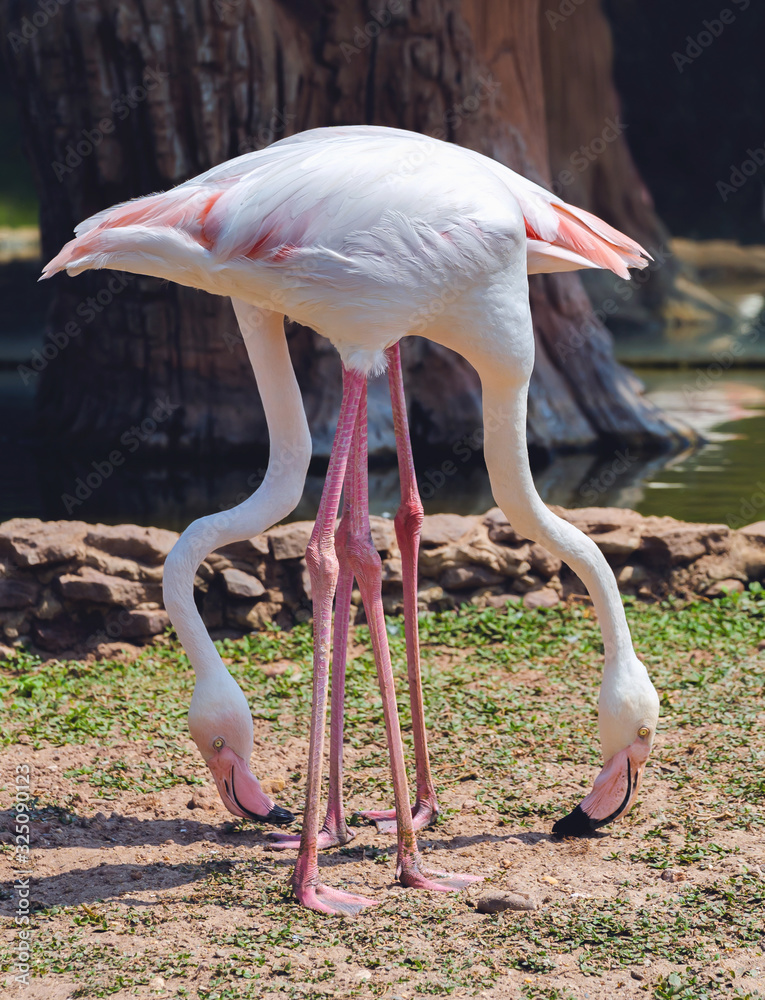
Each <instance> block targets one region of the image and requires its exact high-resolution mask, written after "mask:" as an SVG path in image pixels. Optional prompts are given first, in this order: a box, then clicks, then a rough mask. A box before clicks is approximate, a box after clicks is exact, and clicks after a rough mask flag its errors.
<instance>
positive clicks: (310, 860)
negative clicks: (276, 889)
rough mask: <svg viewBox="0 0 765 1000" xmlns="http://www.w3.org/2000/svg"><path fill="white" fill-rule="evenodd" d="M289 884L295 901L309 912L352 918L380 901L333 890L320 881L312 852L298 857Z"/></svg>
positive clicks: (340, 890) (314, 855) (309, 851)
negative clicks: (314, 911)
mask: <svg viewBox="0 0 765 1000" xmlns="http://www.w3.org/2000/svg"><path fill="white" fill-rule="evenodd" d="M311 854H313V857H311ZM290 884H291V886H292V889H293V892H294V893H295V898H296V899H297V901H298V902H299V903H300V904H301V905H302V906H305V907H307V908H308V909H309V910H316V912H317V913H327V914H329V915H330V916H336V917H352V916H354V915H355V914H356V913H360V912H361V911H362V910H363V909H364V908H365V907H367V906H374V905H375V904H376V902H377V900H376V899H369V898H368V897H367V896H356V895H355V894H354V893H352V892H343V891H342V889H333V888H332V887H331V886H329V885H324V884H323V883H322V882H320V881H319V868H318V864H317V861H316V854H315V852H313V851H312V850H311V849H309V850H308V853H306V854H304V855H302V856H301V855H298V858H297V861H296V862H295V868H294V871H293V872H292V877H291V879H290Z"/></svg>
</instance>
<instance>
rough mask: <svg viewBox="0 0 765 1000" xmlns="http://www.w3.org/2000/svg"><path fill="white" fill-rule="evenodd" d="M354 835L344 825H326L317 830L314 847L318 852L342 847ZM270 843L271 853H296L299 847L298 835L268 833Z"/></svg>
mask: <svg viewBox="0 0 765 1000" xmlns="http://www.w3.org/2000/svg"><path fill="white" fill-rule="evenodd" d="M355 836H356V834H355V833H354V832H353V831H352V830H349V829H348V828H347V827H346V826H345V824H343V827H342V828H341V827H331V826H328V825H327V824H326V823H325V824H324V826H323V827H322V828H321V830H319V836H318V838H317V842H316V847H317V850H319V851H326V850H327V848H328V847H342V846H343V844H347V843H348V842H349V841H350V840H353V838H354V837H355ZM268 837H269V840H270V841H271V843H270V844H269V847H270V849H271V850H272V851H297V850H298V848H299V847H300V834H299V833H275V832H272V833H269V834H268Z"/></svg>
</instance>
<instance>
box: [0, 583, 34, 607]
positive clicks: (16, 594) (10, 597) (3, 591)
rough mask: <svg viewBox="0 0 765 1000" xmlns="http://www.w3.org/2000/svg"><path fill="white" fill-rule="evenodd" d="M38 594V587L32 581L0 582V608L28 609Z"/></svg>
mask: <svg viewBox="0 0 765 1000" xmlns="http://www.w3.org/2000/svg"><path fill="white" fill-rule="evenodd" d="M39 593H40V585H39V584H38V583H36V582H35V581H34V580H19V579H15V580H14V579H10V580H0V608H28V607H30V605H32V604H34V603H35V601H36V600H37V595H38V594H39Z"/></svg>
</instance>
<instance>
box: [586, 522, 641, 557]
mask: <svg viewBox="0 0 765 1000" xmlns="http://www.w3.org/2000/svg"><path fill="white" fill-rule="evenodd" d="M592 540H593V541H594V542H595V544H596V545H597V546H598V548H599V549H600V551H601V552H602V553H603V555H604V556H629V555H632V553H633V552H635V551H636V550H637V549H639V548H640V543H641V536H640V530H639V528H637V527H636V526H635V527H630V528H617V529H616V530H615V531H606V532H603V533H602V534H597V535H593V536H592Z"/></svg>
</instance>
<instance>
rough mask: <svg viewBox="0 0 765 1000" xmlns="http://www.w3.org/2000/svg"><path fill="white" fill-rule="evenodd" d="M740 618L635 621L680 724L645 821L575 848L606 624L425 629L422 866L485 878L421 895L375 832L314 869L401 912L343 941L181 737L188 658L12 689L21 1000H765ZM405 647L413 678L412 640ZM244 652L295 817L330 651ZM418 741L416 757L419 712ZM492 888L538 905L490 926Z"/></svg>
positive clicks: (51, 672) (355, 738) (362, 704)
mask: <svg viewBox="0 0 765 1000" xmlns="http://www.w3.org/2000/svg"><path fill="white" fill-rule="evenodd" d="M726 600H727V599H726ZM746 601H748V602H749V603H746V602H745V599H744V598H740V599H739V598H735V599H734V598H731V599H730V605H729V606H728V605H725V604H720V603H718V604H714V605H713V604H709V603H707V604H706V605H700V606H693V607H690V608H689V609H687V610H683V609H681V610H674V609H669V610H667V609H664V608H659V607H654V608H645V609H642V608H636V609H634V610H632V611H631V612H630V614H631V623H632V625H633V629H634V631H635V634H636V636H637V641H638V643H639V646H640V647H642V649H643V650H644V652H643V655H644V656H645V657H646V660H647V661H649V662H650V669H651V673H652V676H653V677H654V678H655V681H656V683H657V687H658V688H659V690H660V691H661V693H662V722H661V727H660V731H659V734H658V736H657V739H656V744H655V747H654V751H653V753H652V755H651V758H650V759H649V764H648V767H647V770H646V775H645V778H644V781H643V787H642V791H641V794H640V797H639V802H638V805H637V807H636V808H635V809H633V811H632V813H630V814H629V815H628V816H627V817H626V818H625V819H623V820H620V821H618V822H617V823H616V824H613V825H612V826H611V827H609V828H608V831H609V832H608V833H604V834H602V835H600V836H597V837H595V838H592V839H587V840H576V841H575V840H566V841H558V840H555V839H553V838H552V837H551V835H550V830H551V827H552V824H553V822H554V820H555V819H557V818H559V817H560V816H561V815H562V814H563V813H564V812H565V811H568V810H569V809H571V808H572V807H573V806H574V805H575V804H576V803H577V802H579V801H580V800H581V799H582V797H583V796H584V794H586V791H587V790H588V789H589V787H591V782H592V779H593V778H594V776H595V774H596V773H597V769H598V754H597V740H596V725H595V718H594V711H595V704H594V703H595V699H596V697H597V678H598V676H599V671H600V669H601V667H600V662H601V661H600V652H599V647H598V633H597V625H596V623H595V622H593V620H592V619H591V617H588V615H587V612H586V611H581V610H578V609H573V610H572V609H569V610H565V609H564V610H561V611H555V612H539V613H534V614H528V613H525V612H523V611H518V612H508V614H507V615H499V614H497V615H495V614H494V613H493V612H481V613H472V612H470V613H465V615H463V616H462V617H454V616H452V617H449V616H446V615H444V616H443V617H442V618H441V619H434V620H433V623H432V624H423V629H424V640H423V651H424V652H423V670H424V679H425V688H426V691H427V692H428V708H427V711H428V713H429V716H430V719H431V722H430V728H431V737H432V739H431V744H432V759H433V766H434V774H435V778H436V783H437V787H438V790H439V800H440V805H441V810H442V813H441V816H440V817H439V821H438V823H437V825H436V826H435V827H434V828H432V829H430V830H427V831H424V832H423V834H422V835H421V837H420V845H421V848H422V850H423V852H424V853H425V855H426V859H427V860H428V861H429V862H430V863H431V864H432V865H433V867H435V868H442V869H445V870H449V871H466V872H470V873H473V874H480V875H483V876H485V882H484V883H482V884H480V885H476V886H475V887H472V888H471V889H469V890H466V891H462V892H459V893H431V892H422V891H417V890H412V889H403V888H401V887H400V886H398V885H397V884H396V883H395V881H394V867H395V844H394V842H393V838H391V837H389V836H386V835H383V834H380V833H378V832H377V831H376V830H375V829H374V828H373V827H369V826H361V827H358V828H356V838H355V839H354V840H353V841H352V842H351V843H350V844H348V845H347V846H346V847H344V848H341V849H332V850H330V851H327V852H325V853H323V854H322V855H321V856H320V864H321V866H322V873H323V878H324V880H325V881H326V882H327V883H328V884H329V885H332V886H336V887H342V888H348V889H349V890H350V891H351V892H356V893H360V894H363V895H368V896H372V897H374V898H375V899H376V900H377V901H378V903H379V905H378V906H376V907H372V908H370V909H368V910H366V911H364V912H363V913H362V914H360V915H359V916H357V917H355V918H348V919H345V918H328V917H324V916H321V915H319V914H315V913H312V912H310V911H306V910H304V909H302V908H300V907H299V906H297V905H296V904H295V902H294V900H293V899H292V897H291V894H290V891H289V888H288V885H287V880H288V877H289V874H290V869H291V866H292V856H291V855H288V854H284V853H281V852H274V851H272V850H269V843H268V840H267V837H266V834H267V832H268V828H267V827H261V826H257V825H255V824H253V823H250V822H241V821H238V820H235V819H234V818H233V817H232V816H230V815H229V814H228V813H227V812H226V811H225V810H224V808H223V806H222V804H221V802H220V800H219V799H218V796H217V793H216V791H215V788H214V785H213V783H212V780H211V778H210V776H209V773H208V771H207V769H206V767H205V765H204V763H203V761H202V760H201V758H200V757H199V754H198V752H197V750H196V747H195V746H194V745H193V744H192V742H191V740H190V739H189V737H188V735H187V728H186V721H185V713H186V709H187V706H188V700H189V697H190V690H191V686H192V684H193V676H192V675H191V672H190V670H189V668H188V663H187V662H185V661H184V660H183V656H182V653H181V651H180V650H179V649H178V647H177V645H173V644H172V643H169V644H165V646H161V645H158V646H156V647H155V648H154V649H148V650H147V651H143V652H141V653H140V655H139V654H134V655H132V656H131V655H130V654H125V655H124V656H123V657H121V658H117V659H115V660H114V661H112V662H110V663H105V662H103V661H102V662H98V663H95V662H90V663H84V664H83V663H76V662H68V663H54V664H49V665H46V664H39V663H37V662H35V661H34V660H30V661H29V662H28V663H24V664H20V665H16V666H12V667H9V668H8V669H6V670H5V671H4V672H3V671H2V670H0V684H2V683H5V685H6V686H5V688H4V689H3V690H4V691H5V692H6V693H5V695H4V696H3V698H2V699H0V719H1V720H2V724H3V726H4V727H5V742H6V744H7V746H6V747H5V748H4V749H3V750H2V751H1V752H0V795H2V800H0V802H1V810H2V811H0V820H1V821H2V828H0V829H2V832H1V833H0V839H1V840H2V841H3V843H2V844H0V866H2V875H3V880H4V883H5V884H4V891H3V892H2V894H0V896H1V898H0V918H1V919H2V935H3V937H2V943H1V946H0V997H3V998H4V997H5V996H8V997H9V998H10V997H24V998H25V1000H69V998H72V1000H75V998H80V997H82V998H85V997H114V998H117V1000H127V998H128V997H130V998H135V997H138V998H150V997H153V998H159V1000H162V998H173V1000H175V998H178V1000H181V998H183V1000H185V998H193V1000H197V998H199V1000H240V998H257V1000H260V998H263V1000H285V998H290V1000H293V998H295V1000H297V998H300V1000H304V998H305V1000H314V998H316V1000H318V998H324V997H333V998H342V1000H345V998H356V997H359V998H373V997H384V998H386V1000H413V998H421V997H430V996H452V997H468V996H470V997H484V998H489V997H491V998H499V1000H504V998H509V1000H510V998H512V1000H564V998H565V1000H572V998H576V1000H579V998H582V1000H612V998H634V1000H637V998H641V1000H642V998H651V1000H717V998H721V997H735V998H739V1000H742V998H754V997H765V919H764V917H763V914H765V819H764V817H763V805H764V804H765V802H764V801H763V788H765V785H763V765H765V735H764V734H765V699H763V690H764V689H765V686H764V685H763V677H764V676H765V650H763V649H762V648H758V645H757V644H758V643H759V642H760V641H761V630H762V621H761V618H762V610H763V606H764V605H763V601H762V599H761V597H760V596H759V595H755V597H753V598H752V599H751V600H750V599H749V598H747V599H746ZM511 614H512V615H515V617H512V618H511V617H510V616H511ZM358 634H359V635H360V636H361V637H362V639H363V641H362V642H361V643H360V644H357V646H356V647H355V648H354V650H353V654H354V655H353V660H352V663H351V666H350V668H349V669H350V670H351V676H353V678H354V683H355V687H353V688H352V689H351V690H350V691H349V695H348V701H349V712H348V725H347V730H346V735H347V738H348V743H349V745H348V747H347V751H346V771H345V776H346V780H345V786H346V805H347V808H348V812H349V814H350V813H352V812H353V811H354V810H357V809H359V810H360V809H363V808H370V807H371V808H375V807H378V808H379V807H380V806H384V805H390V804H392V802H391V801H390V799H389V795H390V775H389V771H388V764H387V754H386V750H385V746H384V736H383V732H384V731H383V728H382V720H381V714H380V709H379V703H378V702H376V701H375V697H374V694H373V692H374V665H373V663H372V660H371V656H370V653H369V648H368V644H367V640H366V638H365V637H364V633H363V631H362V632H360V633H358ZM391 642H392V648H393V654H394V660H395V665H396V670H397V672H398V673H399V676H401V674H402V672H403V671H404V669H405V666H404V652H403V635H402V634H401V632H400V631H397V626H396V625H395V622H394V623H392V624H391ZM652 649H653V650H655V652H653V653H652V652H651V651H652ZM224 652H225V657H224V658H225V660H226V663H227V664H228V665H229V669H231V671H232V672H233V673H234V674H235V676H237V678H238V679H239V680H240V683H242V684H243V686H244V688H245V690H246V691H247V696H248V698H249V699H250V704H251V707H253V714H254V716H255V726H256V741H255V748H254V752H253V757H252V763H253V768H254V770H255V771H256V773H257V774H258V776H259V777H260V778H261V780H263V783H264V786H265V787H266V788H267V789H270V790H271V794H272V795H273V797H274V798H275V799H276V801H277V802H278V803H279V804H280V805H282V806H284V807H286V808H288V809H291V810H292V811H293V812H295V813H296V814H299V813H300V811H301V809H302V803H303V796H304V792H305V784H304V763H305V760H306V756H307V749H308V747H307V731H308V725H307V718H308V710H309V698H310V684H309V683H308V678H309V677H310V672H309V671H310V633H309V631H308V630H307V628H306V629H303V631H301V630H300V629H295V630H293V631H292V632H290V633H281V634H273V635H262V636H256V637H251V638H250V639H246V640H241V641H240V640H237V641H236V642H232V643H230V644H228V646H226V648H225V650H224ZM651 657H652V660H651ZM287 711H290V712H291V713H292V714H289V715H288V714H284V713H285V712H287ZM2 713H4V714H2ZM22 716H23V718H22ZM403 722H404V733H405V741H406V742H408V743H410V742H411V732H410V728H409V725H408V723H407V718H406V712H405V711H404V717H403ZM14 727H16V729H14ZM29 734H31V735H29ZM75 740H77V742H75ZM25 765H28V766H29V767H30V786H31V787H30V791H31V794H32V795H33V796H34V802H33V811H32V815H33V820H34V822H33V824H32V850H31V870H32V873H33V874H32V880H31V909H32V924H31V959H32V973H33V974H32V976H31V978H30V981H29V985H25V984H20V983H16V982H15V981H14V978H13V977H14V965H13V960H14V955H15V951H14V949H15V948H16V947H17V945H18V933H17V928H16V927H15V926H14V923H13V914H14V905H15V902H16V900H17V893H16V891H15V890H14V887H13V884H12V883H13V878H14V863H13V862H14V854H13V816H14V814H13V812H12V810H11V809H10V808H9V801H10V798H11V795H12V791H13V787H14V782H15V775H16V774H17V773H18V771H17V768H19V767H23V766H25ZM296 828H297V825H296ZM489 891H490V892H504V893H510V892H512V893H521V894H527V895H528V896H529V897H530V898H531V900H533V903H534V905H535V907H536V908H535V909H533V910H531V911H529V912H519V911H514V910H507V911H505V912H502V913H494V914H491V913H489V914H487V913H482V912H479V911H478V908H477V905H476V904H477V901H478V900H479V899H480V898H481V896H483V895H484V894H485V893H486V892H489Z"/></svg>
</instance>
